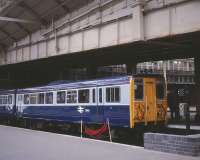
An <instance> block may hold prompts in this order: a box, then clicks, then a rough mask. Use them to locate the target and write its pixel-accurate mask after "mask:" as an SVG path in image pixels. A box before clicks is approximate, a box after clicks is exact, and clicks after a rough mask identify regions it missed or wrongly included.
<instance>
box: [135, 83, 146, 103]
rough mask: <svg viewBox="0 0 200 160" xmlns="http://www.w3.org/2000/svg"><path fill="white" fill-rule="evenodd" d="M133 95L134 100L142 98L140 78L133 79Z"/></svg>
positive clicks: (142, 87) (142, 90)
mask: <svg viewBox="0 0 200 160" xmlns="http://www.w3.org/2000/svg"><path fill="white" fill-rule="evenodd" d="M134 93H135V94H134V95H135V99H136V100H142V99H143V96H144V85H143V80H142V79H135V81H134Z"/></svg>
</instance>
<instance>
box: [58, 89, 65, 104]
mask: <svg viewBox="0 0 200 160" xmlns="http://www.w3.org/2000/svg"><path fill="white" fill-rule="evenodd" d="M65 96H66V92H65V91H59V92H57V103H58V104H63V103H65Z"/></svg>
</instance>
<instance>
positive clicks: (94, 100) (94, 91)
mask: <svg viewBox="0 0 200 160" xmlns="http://www.w3.org/2000/svg"><path fill="white" fill-rule="evenodd" d="M92 102H93V103H95V102H96V90H95V89H92Z"/></svg>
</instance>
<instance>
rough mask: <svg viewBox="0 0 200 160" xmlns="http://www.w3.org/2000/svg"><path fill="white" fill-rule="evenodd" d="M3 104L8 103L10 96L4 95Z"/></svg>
mask: <svg viewBox="0 0 200 160" xmlns="http://www.w3.org/2000/svg"><path fill="white" fill-rule="evenodd" d="M3 104H8V96H3Z"/></svg>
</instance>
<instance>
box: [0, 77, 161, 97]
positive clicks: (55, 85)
mask: <svg viewBox="0 0 200 160" xmlns="http://www.w3.org/2000/svg"><path fill="white" fill-rule="evenodd" d="M130 77H133V78H134V77H161V76H158V75H144V74H137V75H132V76H117V77H107V78H100V79H93V80H84V81H76V82H72V81H63V80H62V81H56V82H51V83H49V84H48V85H45V86H40V87H32V88H25V89H18V90H17V92H18V93H34V92H47V91H53V90H67V89H76V88H89V87H98V86H112V85H121V84H127V83H129V80H130ZM12 93H14V90H3V91H1V90H0V94H12Z"/></svg>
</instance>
